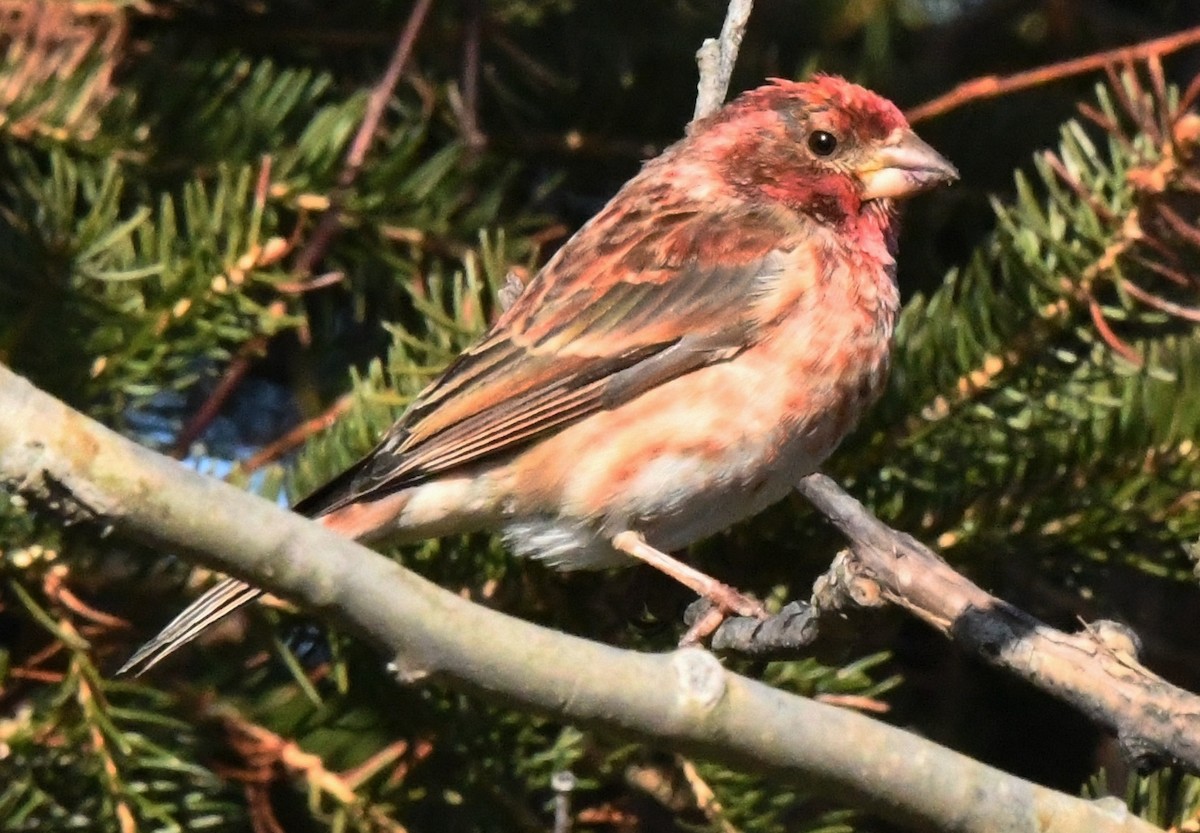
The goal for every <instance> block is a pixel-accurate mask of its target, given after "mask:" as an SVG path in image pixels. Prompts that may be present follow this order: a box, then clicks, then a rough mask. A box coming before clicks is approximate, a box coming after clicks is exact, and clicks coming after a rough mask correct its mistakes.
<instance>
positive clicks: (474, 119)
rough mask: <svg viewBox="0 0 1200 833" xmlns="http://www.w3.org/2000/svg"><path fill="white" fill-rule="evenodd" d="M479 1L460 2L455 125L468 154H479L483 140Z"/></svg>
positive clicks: (484, 142)
mask: <svg viewBox="0 0 1200 833" xmlns="http://www.w3.org/2000/svg"><path fill="white" fill-rule="evenodd" d="M483 11H484V9H483V0H464V9H463V12H464V15H465V17H466V27H465V30H464V32H463V68H462V112H461V113H460V114H459V124H460V126H461V127H462V133H463V139H464V140H465V141H466V143H467V147H468V148H470V149H471V150H472V151H479V150H482V149H483V147H484V145H486V144H487V137H486V136H484V135H483V131H482V130H480V128H479V53H480V51H481V49H482V45H483Z"/></svg>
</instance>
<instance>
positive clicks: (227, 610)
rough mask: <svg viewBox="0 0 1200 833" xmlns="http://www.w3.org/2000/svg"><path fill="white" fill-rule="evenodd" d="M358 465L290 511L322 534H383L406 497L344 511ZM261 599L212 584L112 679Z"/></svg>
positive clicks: (241, 587)
mask: <svg viewBox="0 0 1200 833" xmlns="http://www.w3.org/2000/svg"><path fill="white" fill-rule="evenodd" d="M367 459H369V458H367ZM362 465H363V464H362V463H359V464H358V465H356V466H355V467H353V468H351V469H348V470H347V471H346V472H344V473H343V474H342V475H339V476H338V477H337V478H335V479H334V480H333V481H331V482H330V483H329V484H327V485H326V486H323V487H321V488H320V489H318V490H317V491H316V492H314V493H313V494H311V495H309V496H308V497H306V498H304V499H303V500H301V501H300V502H299V503H297V504H296V505H295V506H293V507H292V511H293V512H296V513H297V514H300V515H305V516H307V517H310V518H313V519H314V520H316V521H317V522H318V523H320V524H321V525H323V526H325V527H326V528H327V529H330V530H332V531H334V532H336V533H338V534H339V535H343V536H345V537H346V538H350V539H357V540H362V539H364V538H369V537H371V535H372V533H373V532H375V531H377V530H380V529H383V528H385V527H386V526H387V523H388V521H389V520H390V519H392V518H394V517H395V516H396V515H397V514H398V513H399V512H400V510H401V509H402V508H403V506H404V504H405V503H406V502H407V499H408V498H407V495H405V494H404V493H403V492H399V493H395V494H392V495H389V496H387V497H385V498H383V499H379V500H376V501H371V502H365V503H363V504H354V503H350V504H349V505H344V504H345V501H344V500H342V497H341V495H342V494H343V493H345V492H346V491H347V490H348V489H349V488H350V487H349V486H347V483H349V482H350V480H351V478H353V477H354V475H356V474H357V471H358V469H359V468H361V467H362ZM351 485H352V484H351ZM262 595H263V591H262V590H259V589H258V588H257V587H251V586H250V585H249V584H246V583H245V582H244V581H241V580H239V579H236V578H227V579H223V580H222V581H219V582H217V583H216V584H215V585H213V587H212V588H210V589H209V590H208V591H207V592H205V593H204V594H203V595H201V596H200V598H198V599H196V601H194V602H192V603H191V604H190V605H188V606H187V607H186V608H185V609H184V611H183V612H182V613H180V614H179V615H178V616H176V617H175V618H174V619H172V620H171V622H170V624H168V625H167V626H166V627H165V628H163V629H162V631H160V632H159V634H158V635H157V636H155V637H154V638H153V639H151V640H150V641H149V642H147V643H146V644H145V645H143V646H142V647H140V648H138V649H137V651H136V652H135V653H134V655H133V656H131V657H130V658H129V660H128V661H127V662H126V663H125V664H124V665H122V666H121V668H120V670H118V671H117V674H125V673H127V672H133V673H134V674H135V675H141V674H143V673H145V672H146V671H149V670H150V669H151V668H153V667H154V666H155V665H157V664H158V663H160V662H162V661H163V660H164V659H166V658H167V657H169V656H170V655H171V654H173V653H175V652H176V651H177V650H179V649H180V648H182V647H183V646H184V645H186V644H187V643H189V642H191V641H192V640H193V639H195V638H196V637H197V636H199V635H200V633H201V632H202V631H204V630H205V629H206V628H208V627H210V626H212V625H215V624H216V623H217V622H219V621H220V620H221V619H224V618H225V617H226V616H228V615H229V614H231V613H233V612H234V611H235V610H237V609H239V608H241V607H244V606H245V605H248V604H250V602H252V601H254V600H255V599H257V598H258V597H260V596H262Z"/></svg>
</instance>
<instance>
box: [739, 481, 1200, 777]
mask: <svg viewBox="0 0 1200 833" xmlns="http://www.w3.org/2000/svg"><path fill="white" fill-rule="evenodd" d="M797 489H798V490H799V492H800V493H801V494H803V495H804V496H805V497H806V498H808V500H809V501H811V502H812V504H813V505H814V506H816V507H817V509H818V510H820V512H821V513H822V514H824V515H826V516H827V517H828V518H829V519H830V520H831V521H832V522H833V524H834V526H836V527H837V528H838V529H839V530H840V531H841V532H842V533H843V534H844V535H845V536H846V537H847V538H849V539H850V542H851V552H850V554H849V555H848V556H846V557H844V558H842V559H839V560H838V561H837V562H835V564H834V568H833V572H834V573H835V574H836V576H837V577H836V578H834V579H833V580H830V579H828V578H823V579H822V580H819V581H818V585H819V587H818V590H819V591H823V594H822V592H818V594H816V597H815V599H814V607H816V608H818V611H819V609H820V608H821V606H822V605H823V604H824V605H829V604H830V602H829V601H828V600H829V598H830V597H829V588H830V587H831V586H832V585H837V586H841V587H848V588H852V587H854V586H855V584H856V583H857V585H858V586H859V593H860V597H859V598H855V594H854V592H853V591H851V592H849V593H843V594H841V595H842V598H844V599H845V600H847V601H849V602H851V603H854V604H861V603H862V602H861V601H860V599H862V598H864V597H863V596H862V595H861V594H862V587H863V585H864V584H865V585H866V586H868V587H871V586H874V587H875V588H876V592H875V593H872V592H870V591H868V592H866V594H865V600H866V602H867V604H870V603H871V602H872V601H873V600H874V599H875V598H879V599H882V600H885V601H888V602H891V603H893V604H896V605H899V606H901V607H903V608H904V609H905V610H907V611H909V612H910V613H912V614H913V615H914V616H916V617H917V618H919V619H921V620H923V621H925V622H927V623H928V624H930V625H932V626H933V627H934V628H937V629H938V630H939V631H941V632H942V633H944V634H946V635H947V636H949V637H950V638H951V639H953V640H954V641H955V642H957V643H958V644H960V645H961V646H963V648H964V649H966V650H967V651H968V652H969V653H971V654H974V655H976V656H979V657H981V658H982V659H984V660H986V661H987V662H990V663H991V664H993V665H996V666H998V667H1000V668H1003V669H1005V670H1006V671H1011V672H1012V673H1014V674H1016V675H1017V676H1018V677H1021V678H1022V679H1024V680H1026V681H1028V682H1030V683H1032V684H1033V685H1035V686H1037V687H1038V688H1040V689H1042V690H1043V691H1046V692H1048V693H1050V694H1053V695H1054V696H1056V697H1058V698H1059V699H1060V700H1063V701H1065V702H1067V703H1069V704H1070V705H1072V706H1074V707H1075V708H1077V709H1079V710H1080V711H1082V712H1083V713H1084V714H1086V715H1088V716H1089V717H1090V718H1091V719H1093V720H1095V721H1096V722H1097V723H1099V724H1100V725H1102V726H1104V727H1105V728H1107V729H1108V730H1110V731H1112V732H1113V733H1114V734H1115V735H1116V736H1117V738H1118V740H1119V741H1120V743H1121V746H1122V748H1123V749H1124V751H1125V752H1126V754H1127V755H1129V756H1130V757H1131V758H1133V759H1134V760H1135V762H1137V763H1138V764H1140V765H1146V764H1161V763H1163V762H1168V761H1170V762H1178V763H1180V764H1182V765H1183V766H1185V767H1187V768H1188V769H1190V770H1191V771H1193V772H1200V697H1197V696H1196V695H1194V694H1191V693H1190V692H1187V691H1184V690H1183V689H1181V688H1177V687H1176V686H1173V685H1171V684H1170V683H1168V682H1167V681H1166V680H1163V679H1162V678H1161V677H1159V676H1157V675H1155V674H1153V673H1151V672H1150V671H1149V670H1147V669H1146V668H1144V667H1143V666H1142V665H1141V664H1140V663H1139V662H1138V660H1137V653H1138V650H1139V644H1138V640H1137V637H1136V636H1134V635H1132V634H1131V633H1130V632H1129V631H1128V630H1127V629H1125V628H1124V627H1123V626H1121V625H1118V624H1116V623H1112V622H1103V623H1100V622H1098V623H1093V624H1092V625H1090V626H1088V627H1086V628H1085V629H1084V630H1083V631H1082V632H1080V633H1077V634H1066V633H1063V632H1061V631H1058V630H1055V629H1054V628H1051V627H1049V626H1048V625H1045V624H1043V623H1042V622H1040V621H1038V620H1037V619H1035V618H1033V617H1032V616H1030V615H1029V614H1027V613H1025V612H1024V611H1021V610H1018V609H1017V608H1015V607H1013V606H1012V605H1009V604H1007V603H1005V602H1003V601H1001V600H1000V599H997V598H996V597H995V596H992V595H991V594H989V593H987V592H986V591H984V590H982V589H981V588H979V587H978V586H976V585H975V584H973V583H971V582H970V581H969V580H968V579H966V578H965V577H963V576H961V575H959V574H958V573H956V572H955V571H954V570H952V569H951V568H950V565H948V564H947V563H946V562H945V561H943V560H942V559H941V558H939V557H938V556H937V554H936V553H934V552H933V551H932V550H930V549H929V548H928V547H926V546H925V545H923V544H922V543H920V542H919V541H917V540H916V539H914V538H912V537H911V536H909V535H906V534H904V533H902V532H897V531H896V530H894V529H891V528H889V527H888V526H886V525H885V524H884V523H883V522H882V521H880V520H879V519H878V518H876V517H875V516H874V515H872V514H871V513H870V512H868V511H867V510H866V508H864V507H863V505H862V504H861V503H859V502H858V501H856V500H855V499H854V498H852V497H851V496H850V495H848V494H846V493H845V492H844V491H842V490H841V489H840V488H839V487H838V486H837V484H836V483H834V482H833V481H832V480H830V479H829V478H828V477H826V476H824V475H822V474H814V475H810V476H809V477H806V478H805V479H804V480H802V481H801V482H800V485H799V486H798V487H797ZM826 575H827V576H829V575H830V574H826ZM844 606H845V605H842V607H844ZM811 618H812V617H811V615H810V617H809V621H808V626H809V627H810V628H812V629H814V630H815V623H813V622H812V621H811ZM741 627H743V628H744V627H745V626H744V625H742V626H741ZM775 647H776V648H778V645H776V646H775Z"/></svg>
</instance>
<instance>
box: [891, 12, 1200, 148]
mask: <svg viewBox="0 0 1200 833" xmlns="http://www.w3.org/2000/svg"><path fill="white" fill-rule="evenodd" d="M1197 43H1200V26H1196V27H1194V28H1191V29H1185V30H1183V31H1182V32H1176V33H1175V34H1172V35H1167V36H1165V37H1161V38H1155V39H1154V40H1148V41H1143V42H1141V43H1137V44H1134V45H1132V46H1121V47H1118V48H1116V49H1109V50H1106V51H1104V52H1097V53H1095V54H1094V55H1085V56H1084V57H1082V58H1073V59H1071V60H1069V61H1062V62H1060V63H1057V64H1050V65H1048V66H1044V67H1038V68H1037V69H1031V70H1027V71H1025V72H1017V73H1014V74H1012V75H1007V76H1000V75H983V76H980V77H979V78H972V79H971V80H970V81H964V82H963V83H961V84H959V85H958V86H957V87H955V88H954V89H952V90H951V91H950V92H948V93H945V94H943V95H940V96H938V97H937V98H935V99H933V100H931V101H927V102H925V103H924V104H921V105H919V106H917V107H914V108H912V109H911V110H909V111H908V113H907V114H906V115H907V116H908V121H909V123H911V124H916V123H917V122H922V121H927V120H929V119H932V118H936V117H937V116H941V115H944V114H946V113H948V112H950V111H951V110H956V109H958V108H959V107H962V106H963V105H964V104H968V103H970V102H972V101H979V100H981V99H987V98H997V97H999V96H1002V95H1008V94H1009V93H1014V92H1019V91H1020V90H1027V89H1030V88H1032V87H1040V86H1041V85H1043V84H1047V83H1049V82H1051V81H1061V80H1062V79H1064V78H1070V77H1071V76H1073V75H1083V74H1085V73H1088V72H1096V71H1098V70H1102V69H1104V68H1105V67H1108V66H1112V65H1114V64H1131V63H1134V62H1136V61H1144V60H1146V59H1148V58H1151V57H1158V56H1162V55H1168V54H1170V53H1172V52H1177V51H1179V50H1180V49H1186V48H1187V47H1189V46H1194V45H1195V44H1197Z"/></svg>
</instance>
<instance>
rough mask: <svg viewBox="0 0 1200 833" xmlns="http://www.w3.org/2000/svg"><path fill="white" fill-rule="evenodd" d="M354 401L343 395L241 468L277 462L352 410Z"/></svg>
mask: <svg viewBox="0 0 1200 833" xmlns="http://www.w3.org/2000/svg"><path fill="white" fill-rule="evenodd" d="M353 403H354V399H353V398H352V397H351V396H349V395H346V396H343V397H341V398H340V399H338V400H337V401H336V402H334V403H333V405H332V406H331V407H330V408H329V409H328V410H326V411H325V412H324V413H322V414H319V415H317V416H315V417H313V418H312V419H309V420H305V421H304V422H302V423H300V424H299V425H297V426H296V427H295V428H293V429H292V430H291V431H288V432H287V433H286V434H284V435H283V436H282V437H280V438H279V439H277V440H275V441H274V442H272V443H270V444H269V445H267V446H265V447H264V448H262V449H260V450H259V451H258V453H256V454H254V455H252V456H250V457H248V458H247V459H246V460H244V461H243V462H242V464H241V466H240V468H241V470H242V471H243V472H247V473H249V472H252V471H257V470H258V469H261V468H262V467H263V466H265V465H267V464H268V463H273V462H275V461H276V460H278V459H279V458H280V457H282V456H283V455H285V454H287V453H288V452H289V451H291V450H292V449H294V448H297V447H298V446H300V445H301V444H302V443H303V442H304V441H305V440H307V439H308V438H309V437H311V436H312V435H313V434H316V433H317V432H319V431H324V430H325V429H326V428H328V427H329V426H331V425H333V423H335V422H337V420H338V418H339V417H341V416H342V414H344V413H346V412H347V411H349V410H350V406H351V405H352V404H353Z"/></svg>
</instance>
